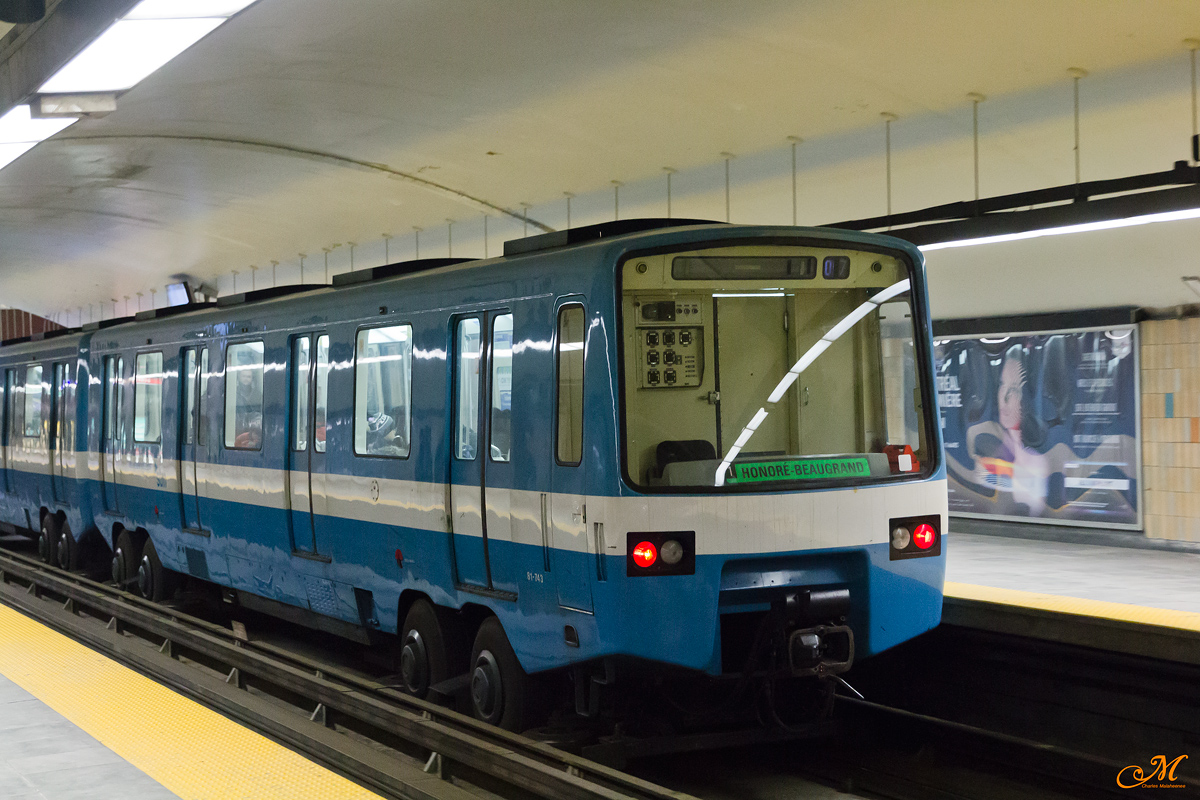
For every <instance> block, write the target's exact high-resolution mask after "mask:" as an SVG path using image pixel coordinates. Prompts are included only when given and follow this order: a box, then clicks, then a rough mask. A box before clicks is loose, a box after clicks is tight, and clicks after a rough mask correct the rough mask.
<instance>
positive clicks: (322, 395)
mask: <svg viewBox="0 0 1200 800" xmlns="http://www.w3.org/2000/svg"><path fill="white" fill-rule="evenodd" d="M328 407H329V337H328V336H318V337H317V403H316V413H315V414H314V415H313V431H314V433H315V434H316V436H315V439H316V441H315V442H314V443H313V447H314V448H315V449H316V451H317V452H318V453H324V452H325V431H326V430H328V426H327V421H326V409H327V408H328Z"/></svg>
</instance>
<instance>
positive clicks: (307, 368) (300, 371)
mask: <svg viewBox="0 0 1200 800" xmlns="http://www.w3.org/2000/svg"><path fill="white" fill-rule="evenodd" d="M308 342H309V340H308V337H307V336H300V337H298V338H297V339H296V340H295V341H293V342H292V449H293V450H295V451H296V452H298V453H300V452H303V451H305V450H307V449H308V381H309V377H310V376H311V375H312V362H311V360H310V357H309V352H308V349H309V347H308Z"/></svg>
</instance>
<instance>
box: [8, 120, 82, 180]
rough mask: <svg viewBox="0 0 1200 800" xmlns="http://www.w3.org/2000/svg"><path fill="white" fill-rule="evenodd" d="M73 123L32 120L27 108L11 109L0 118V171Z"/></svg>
mask: <svg viewBox="0 0 1200 800" xmlns="http://www.w3.org/2000/svg"><path fill="white" fill-rule="evenodd" d="M74 122H75V120H73V119H33V118H32V117H31V116H30V112H29V106H27V105H24V106H15V107H13V108H12V109H10V110H9V111H8V113H6V114H5V115H4V116H2V117H0V169H3V168H4V167H6V166H7V165H9V164H11V163H12V162H13V161H16V160H17V159H18V158H20V157H21V156H22V155H24V153H25V152H26V151H27V150H29V149H30V148H32V147H33V146H34V145H36V144H37V143H38V142H40V141H42V140H44V139H48V138H50V137H51V136H53V135H54V134H56V133H58V132H59V131H61V130H63V129H64V128H66V127H68V126H69V125H71V124H72V123H74Z"/></svg>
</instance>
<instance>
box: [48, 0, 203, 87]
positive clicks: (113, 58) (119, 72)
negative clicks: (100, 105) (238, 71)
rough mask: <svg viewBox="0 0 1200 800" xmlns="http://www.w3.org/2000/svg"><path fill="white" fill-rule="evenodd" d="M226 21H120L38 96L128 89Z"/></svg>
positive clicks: (56, 75) (78, 56)
mask: <svg viewBox="0 0 1200 800" xmlns="http://www.w3.org/2000/svg"><path fill="white" fill-rule="evenodd" d="M224 21H225V20H224V19H221V18H214V17H206V18H203V19H154V20H120V21H118V22H117V23H116V24H114V25H113V26H112V27H111V28H109V29H108V30H106V31H105V32H104V33H102V34H100V36H99V38H97V39H96V40H95V41H94V42H92V43H91V44H89V45H88V46H87V47H86V48H84V50H83V52H81V53H80V54H79V55H77V56H75V58H73V59H71V60H70V62H68V63H67V65H66V66H65V67H63V68H62V69H60V70H59V71H58V72H57V73H55V75H54V77H52V78H50V80H48V81H46V83H44V84H43V85H42V87H41V88H40V89H39V90H38V91H39V92H40V93H41V94H69V93H73V92H119V91H121V90H123V89H129V88H131V87H133V86H134V85H135V84H137V83H138V82H139V81H141V80H142V79H143V78H145V77H146V76H147V75H150V74H151V73H152V72H154V71H155V70H157V69H158V68H159V67H161V66H162V65H163V64H166V63H167V62H168V61H170V60H171V59H172V58H174V57H175V56H177V55H179V54H180V53H182V52H183V51H184V50H187V49H188V48H189V47H191V46H192V45H193V44H195V43H196V42H198V41H200V40H201V39H203V38H204V37H205V36H206V35H207V34H209V33H210V32H211V31H212V30H213V29H214V28H216V27H217V26H218V25H220V24H221V23H222V22H224Z"/></svg>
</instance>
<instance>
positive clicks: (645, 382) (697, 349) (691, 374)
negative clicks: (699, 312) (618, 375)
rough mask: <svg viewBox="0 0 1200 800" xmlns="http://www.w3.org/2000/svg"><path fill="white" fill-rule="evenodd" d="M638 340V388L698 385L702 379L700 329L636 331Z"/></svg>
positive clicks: (701, 337) (701, 330) (702, 340)
mask: <svg viewBox="0 0 1200 800" xmlns="http://www.w3.org/2000/svg"><path fill="white" fill-rule="evenodd" d="M637 336H638V362H639V367H638V375H639V378H640V381H639V383H638V385H639V386H640V387H641V388H643V389H669V388H672V387H676V386H680V387H683V386H699V385H700V383H701V382H702V380H703V378H704V353H703V352H702V344H703V342H704V329H703V328H666V329H658V330H646V329H645V328H638V329H637Z"/></svg>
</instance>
